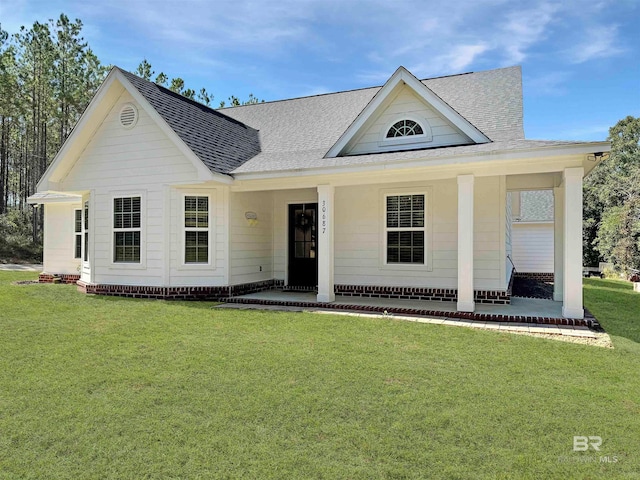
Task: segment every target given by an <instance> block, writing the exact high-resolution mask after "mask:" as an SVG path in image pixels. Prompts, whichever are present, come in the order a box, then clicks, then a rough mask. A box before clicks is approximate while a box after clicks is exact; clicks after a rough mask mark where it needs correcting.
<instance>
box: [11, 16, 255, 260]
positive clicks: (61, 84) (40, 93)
mask: <svg viewBox="0 0 640 480" xmlns="http://www.w3.org/2000/svg"><path fill="white" fill-rule="evenodd" d="M82 26H83V25H82V21H81V20H79V19H75V20H73V21H72V20H70V19H69V18H68V17H67V16H66V15H64V14H61V15H60V17H59V18H57V19H55V20H54V19H49V20H48V21H47V22H44V23H41V22H35V23H34V24H33V25H32V26H31V27H29V28H27V27H24V26H23V27H20V30H19V31H18V32H14V33H9V32H6V31H4V30H3V29H2V25H1V24H0V259H9V258H16V259H17V258H29V257H34V258H35V257H38V256H39V255H40V254H41V248H42V247H41V243H42V239H41V238H40V237H41V235H39V234H40V232H41V231H42V222H43V217H42V212H41V210H42V209H40V212H38V211H37V210H34V209H32V208H31V207H29V205H28V204H27V198H28V197H29V196H31V195H32V194H34V193H35V192H36V185H37V182H38V180H39V179H40V178H41V177H42V175H43V174H44V172H45V170H46V169H47V167H48V166H49V164H50V163H51V161H52V160H53V158H54V157H55V155H56V153H57V151H58V150H59V149H60V147H61V145H62V144H63V143H64V141H65V140H66V138H67V137H68V136H69V134H70V133H71V131H72V129H73V127H74V125H75V124H76V122H77V121H78V119H79V118H80V115H82V112H83V111H84V110H85V108H86V107H87V105H88V104H89V102H90V101H91V98H92V97H93V95H94V94H95V92H96V91H97V89H98V87H99V86H100V84H101V83H102V81H103V80H104V78H105V77H106V75H107V73H108V72H109V70H110V66H106V65H103V64H102V63H101V62H100V60H99V59H98V57H97V56H96V54H95V53H94V52H93V50H92V49H91V48H90V46H89V44H88V43H87V42H86V41H85V40H84V38H83V37H82V35H81V33H82ZM134 73H136V74H138V75H139V76H141V77H143V78H145V79H147V80H151V81H155V82H156V83H158V84H160V85H163V86H165V87H167V88H169V89H171V90H173V91H174V92H177V93H179V94H181V95H184V96H186V97H188V98H191V99H194V100H196V101H199V102H201V103H204V104H206V105H211V103H212V102H213V99H214V97H213V95H211V94H210V93H209V92H207V91H206V90H205V89H204V88H202V89H200V90H199V91H198V92H197V93H196V92H195V91H194V90H192V89H190V88H186V87H185V82H184V80H182V79H181V78H173V79H171V80H169V78H168V76H167V75H165V74H164V73H160V74H158V75H157V76H156V77H155V78H152V76H153V75H154V72H153V69H152V67H151V64H150V63H149V62H148V61H147V60H146V59H144V60H143V61H142V62H141V63H140V65H139V66H138V68H137V70H136V71H135V72H134ZM259 101H260V100H258V99H257V98H256V97H254V96H253V95H249V98H248V99H247V100H246V101H241V100H239V99H238V98H237V97H235V96H233V95H232V96H231V97H229V99H228V100H227V101H222V102H219V106H220V107H224V106H227V105H231V106H233V105H242V104H247V103H258V102H259Z"/></svg>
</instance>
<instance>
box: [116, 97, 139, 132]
mask: <svg viewBox="0 0 640 480" xmlns="http://www.w3.org/2000/svg"><path fill="white" fill-rule="evenodd" d="M137 121H138V109H137V108H136V107H135V106H133V105H132V104H131V103H125V104H124V105H123V106H122V108H121V109H120V125H122V127H124V128H133V127H135V125H136V122H137Z"/></svg>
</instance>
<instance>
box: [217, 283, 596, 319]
mask: <svg viewBox="0 0 640 480" xmlns="http://www.w3.org/2000/svg"><path fill="white" fill-rule="evenodd" d="M222 301H223V302H225V303H226V304H243V305H254V306H271V307H276V309H277V308H278V307H279V308H283V309H294V310H307V309H314V310H318V311H349V312H367V313H382V314H385V313H386V314H389V315H408V316H421V317H424V316H429V317H441V318H447V319H462V320H470V321H474V322H478V323H482V322H508V323H512V324H531V325H534V324H542V325H572V326H580V327H588V328H593V329H599V328H600V325H599V324H598V321H597V320H596V319H595V317H593V316H592V315H590V314H589V313H588V312H585V316H584V318H565V317H563V315H562V304H561V303H559V302H555V301H553V300H543V299H538V298H520V297H512V298H511V303H510V304H509V305H496V304H477V305H476V309H475V312H463V311H459V310H458V309H457V308H456V307H457V305H456V302H447V301H437V300H432V301H429V300H410V299H398V298H379V297H361V296H349V295H340V294H336V295H335V300H334V301H333V302H330V303H326V302H319V301H318V300H317V294H316V292H314V291H307V292H302V291H286V290H283V289H282V288H273V289H270V290H264V291H260V292H254V293H249V294H246V295H238V296H234V297H229V298H226V299H223V300H222Z"/></svg>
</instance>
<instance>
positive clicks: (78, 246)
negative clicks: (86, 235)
mask: <svg viewBox="0 0 640 480" xmlns="http://www.w3.org/2000/svg"><path fill="white" fill-rule="evenodd" d="M73 214H74V222H73V258H78V259H80V258H82V210H81V209H79V208H78V209H77V210H74V211H73Z"/></svg>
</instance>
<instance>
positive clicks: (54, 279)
mask: <svg viewBox="0 0 640 480" xmlns="http://www.w3.org/2000/svg"><path fill="white" fill-rule="evenodd" d="M78 280H80V275H78V274H72V273H41V274H40V275H39V276H38V282H40V283H66V284H74V283H76V282H77V281H78Z"/></svg>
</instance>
